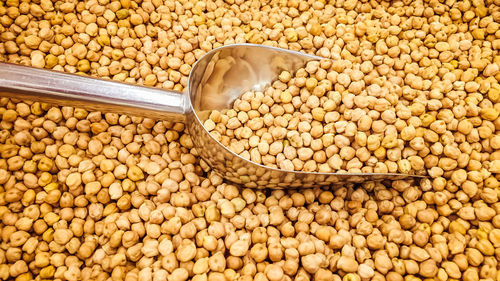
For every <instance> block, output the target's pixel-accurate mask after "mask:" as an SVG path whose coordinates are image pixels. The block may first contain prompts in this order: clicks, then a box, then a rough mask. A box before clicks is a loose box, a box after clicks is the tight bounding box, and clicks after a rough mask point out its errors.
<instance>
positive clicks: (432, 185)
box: [0, 0, 500, 281]
mask: <svg viewBox="0 0 500 281" xmlns="http://www.w3.org/2000/svg"><path fill="white" fill-rule="evenodd" d="M499 6H500V2H499V1H497V0H473V1H455V2H453V1H451V2H450V1H444V2H442V1H441V2H440V1H423V2H422V1H420V2H419V1H391V2H377V1H371V2H370V1H357V0H337V1H298V0H291V1H284V2H283V1H277V2H276V1H274V2H273V1H271V2H262V1H242V0H231V1H220V0H217V1H211V0H207V1H189V0H187V1H158V0H144V1H131V0H120V1H108V0H99V1H96V0H89V1H79V2H78V1H76V2H74V1H67V2H64V1H63V2H53V1H48V0H41V1H34V2H33V1H32V2H30V1H24V2H23V1H18V0H6V1H2V2H0V61H6V62H11V63H17V64H23V65H31V66H34V67H40V68H47V69H53V70H57V71H66V72H70V73H78V74H81V75H92V76H96V77H101V78H106V79H113V80H117V81H125V82H129V83H137V84H143V85H148V86H156V87H161V88H165V89H173V90H178V91H181V90H183V89H184V88H185V87H186V86H187V76H188V74H189V72H190V69H191V66H192V65H193V64H194V62H195V61H196V60H197V59H199V58H200V57H201V56H202V55H203V54H204V53H206V52H208V51H210V50H212V49H213V48H216V47H219V46H222V45H226V44H233V43H245V42H249V43H256V44H265V45H271V46H275V47H281V48H286V49H291V50H296V51H303V52H306V53H310V54H316V55H319V56H322V57H324V58H326V59H324V60H321V61H319V62H311V63H309V64H307V65H305V66H303V68H301V69H299V70H297V71H296V72H295V73H290V72H286V71H284V72H281V73H280V75H279V77H278V79H277V80H276V81H275V82H274V83H272V85H270V87H269V88H267V89H265V90H264V91H262V92H256V91H250V92H247V93H243V94H242V96H241V97H240V98H239V99H238V100H236V101H235V103H234V106H233V108H231V109H228V110H225V111H221V112H217V111H214V112H212V113H211V114H210V117H209V119H208V120H207V121H206V122H205V125H206V127H207V128H208V129H210V131H211V133H212V134H213V135H214V136H215V137H216V138H218V139H219V140H220V141H221V142H222V143H223V144H225V145H226V146H227V147H229V148H230V149H232V150H233V151H235V152H237V153H239V154H240V155H242V156H243V157H246V158H248V159H250V160H252V161H255V162H258V163H262V164H265V165H269V166H272V167H277V168H281V169H287V170H300V171H320V172H337V171H348V172H404V173H422V174H426V175H428V177H427V178H425V179H423V180H421V181H420V182H419V183H414V182H406V181H395V182H384V183H364V184H360V185H356V186H344V187H340V188H337V189H330V190H326V189H325V190H323V189H319V188H315V189H307V190H298V191H296V190H279V191H272V190H265V191H256V190H251V189H241V188H239V187H237V186H234V185H232V184H230V183H228V182H225V181H224V180H223V179H222V178H221V177H220V176H219V175H216V174H215V173H213V172H212V171H211V170H210V168H209V167H207V165H206V163H204V162H200V161H199V157H198V151H196V149H194V148H193V144H192V142H191V140H190V138H189V135H188V134H187V133H186V132H185V127H184V125H183V124H176V123H172V122H169V121H155V120H151V119H147V118H137V117H131V116H126V115H117V114H111V113H105V112H89V111H87V110H84V109H80V108H72V107H67V106H62V107H58V106H50V105H48V104H44V103H39V102H23V101H19V100H15V99H7V98H0V117H1V118H0V156H1V157H0V239H1V246H0V279H1V280H70V281H72V280H75V281H76V280H108V279H111V280H130V281H132V280H141V281H143V280H144V281H146V280H171V281H179V280H188V279H193V280H199V281H201V280H204V281H205V280H240V279H241V280H253V279H256V280H270V281H282V280H292V279H297V280H299V279H300V280H311V279H314V280H324V281H327V280H328V281H329V280H337V281H338V280H343V281H355V280H356V281H357V280H359V281H361V280H405V281H409V280H412V281H413V280H430V279H434V280H436V279H437V280H462V279H463V280H466V281H472V280H495V279H498V274H499V272H498V270H497V268H498V267H499V266H498V258H499V248H500V232H499V231H498V229H499V228H500V205H499V203H498V197H499V195H500V194H499V192H498V190H499V180H500V178H499V174H500V154H499V153H498V150H499V149H500V136H499V133H498V129H499V128H500V121H499V120H500V119H499V112H500V103H499V101H500V86H499V83H498V81H499V79H500V68H499V65H500V59H499V54H498V50H499V48H500V38H499V36H500V33H499V32H498V27H499V24H498V22H500V10H499V9H498V7H499Z"/></svg>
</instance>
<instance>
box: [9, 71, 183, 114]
mask: <svg viewBox="0 0 500 281" xmlns="http://www.w3.org/2000/svg"><path fill="white" fill-rule="evenodd" d="M0 96H4V97H9V98H16V99H21V100H32V101H39V102H45V103H49V104H53V105H59V106H72V107H81V108H85V109H88V110H96V111H102V112H113V113H119V114H127V115H132V116H140V117H148V118H153V119H161V120H168V121H173V122H184V121H185V115H184V114H185V113H186V111H187V108H188V99H187V95H185V94H183V93H180V92H176V91H169V90H163V89H160V88H153V87H145V86H137V85H131V84H127V83H122V82H116V81H112V80H105V79H99V78H91V77H88V76H83V75H77V74H70V73H64V72H58V71H53V70H47V69H39V68H34V67H28V66H22V65H17V64H11V63H3V62H0Z"/></svg>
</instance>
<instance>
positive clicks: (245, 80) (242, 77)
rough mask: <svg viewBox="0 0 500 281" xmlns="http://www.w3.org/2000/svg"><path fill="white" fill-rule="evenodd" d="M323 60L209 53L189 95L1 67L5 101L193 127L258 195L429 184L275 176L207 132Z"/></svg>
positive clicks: (232, 50)
mask: <svg viewBox="0 0 500 281" xmlns="http://www.w3.org/2000/svg"><path fill="white" fill-rule="evenodd" d="M320 59H321V58H320V57H316V56H311V55H307V54H302V53H299V52H293V51H288V50H284V49H278V48H273V47H268V46H260V45H253V44H235V45H228V46H223V47H220V48H217V49H214V50H212V51H210V52H208V53H207V54H205V55H204V56H203V57H202V58H200V59H199V60H198V61H197V62H196V63H195V64H194V66H193V68H192V70H191V73H190V76H189V82H188V83H189V85H188V87H187V91H186V93H185V94H182V93H178V92H173V91H168V90H162V89H159V88H151V87H143V86H136V85H130V84H125V83H120V82H114V81H110V80H104V79H97V78H90V77H85V76H79V75H74V74H68V73H61V72H55V71H50V70H44V69H37V68H32V67H26V66H20V65H13V64H8V63H0V96H7V97H11V98H18V99H27V100H36V101H41V102H47V103H52V104H55V105H65V106H73V107H83V108H87V109H89V110H99V111H103V112H115V113H121V114H128V115H135V116H143V117H149V118H154V119H163V120H170V121H176V122H185V123H186V126H187V128H188V130H189V133H190V134H191V138H192V140H193V143H194V145H195V147H196V148H197V151H198V153H199V154H200V156H201V158H203V160H204V161H205V162H206V163H208V165H209V166H211V167H212V168H213V169H214V170H215V171H216V172H218V173H219V174H220V175H221V176H222V177H224V178H226V179H228V180H230V181H232V182H234V183H237V184H241V185H243V186H246V187H250V188H301V187H312V186H324V185H333V184H346V183H360V182H365V181H373V180H385V179H388V180H400V179H407V178H419V177H421V176H416V175H405V174H394V173H370V174H367V173H358V174H352V173H351V174H347V173H345V174H341V173H316V172H300V171H285V170H279V169H275V168H270V167H266V166H263V165H260V164H257V163H255V162H252V161H250V160H247V159H244V158H242V157H241V156H239V155H237V154H235V153H233V152H232V151H230V150H229V149H228V148H226V147H224V146H223V145H222V144H221V143H220V142H218V141H217V140H215V139H214V138H212V136H211V135H210V134H209V132H208V131H207V130H206V129H205V128H204V127H203V125H202V124H203V122H204V121H205V120H206V119H207V118H208V113H209V112H210V111H211V110H215V109H217V110H221V109H226V108H230V107H231V104H232V102H233V101H234V100H235V99H236V98H238V97H239V96H240V95H241V94H243V93H244V92H245V91H248V90H263V89H264V88H265V87H266V86H269V85H270V84H271V83H272V82H273V80H275V79H276V78H277V77H278V74H279V73H280V72H281V71H283V70H287V71H289V72H292V73H293V72H295V71H296V70H297V69H299V68H300V67H302V66H304V65H305V64H306V63H307V62H308V61H311V60H320Z"/></svg>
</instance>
